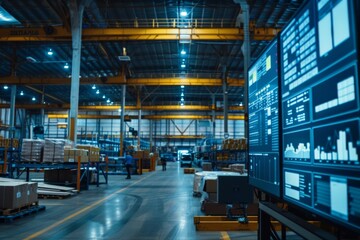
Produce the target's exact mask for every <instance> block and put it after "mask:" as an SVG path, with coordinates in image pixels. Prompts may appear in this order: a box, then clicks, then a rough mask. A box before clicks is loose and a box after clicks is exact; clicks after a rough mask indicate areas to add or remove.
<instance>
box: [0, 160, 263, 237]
mask: <svg viewBox="0 0 360 240" xmlns="http://www.w3.org/2000/svg"><path fill="white" fill-rule="evenodd" d="M192 187H193V175H192V174H184V173H183V169H182V168H180V167H179V163H178V162H171V163H168V166H167V171H161V167H158V169H157V171H155V172H150V173H144V174H143V175H134V176H132V179H130V180H125V176H122V175H121V176H109V184H108V185H105V184H102V185H100V187H96V186H93V185H91V186H90V189H89V190H87V191H82V192H81V193H80V194H78V195H76V196H73V197H69V198H66V199H41V200H40V205H45V206H46V210H45V211H42V212H38V213H36V214H33V215H29V216H25V217H23V218H20V219H16V220H14V221H13V222H12V223H0V239H79V240H80V239H124V240H125V239H136V240H146V239H186V240H189V239H206V240H209V239H225V238H226V239H240V238H241V239H257V234H256V232H226V233H224V232H198V231H196V229H195V226H194V224H193V217H194V216H199V215H203V213H202V212H201V211H200V199H199V198H196V197H193V192H192V191H193V189H192ZM224 236H225V237H224Z"/></svg>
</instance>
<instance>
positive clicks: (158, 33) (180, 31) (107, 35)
mask: <svg viewBox="0 0 360 240" xmlns="http://www.w3.org/2000/svg"><path fill="white" fill-rule="evenodd" d="M278 32H280V29H278V28H257V27H253V28H251V38H252V39H253V40H259V41H261V40H268V41H270V40H271V39H273V38H274V37H275V36H276V34H277V33H278ZM71 39H72V38H71V32H70V31H69V30H68V29H66V28H65V27H52V31H48V28H2V29H0V41H3V42H21V41H26V42H29V41H71ZM119 40H129V41H131V40H135V41H146V40H155V41H156V40H202V41H224V40H225V41H227V40H232V41H237V40H244V30H243V29H242V28H236V27H220V28H214V27H210V28H195V27H193V28H187V27H186V28H185V26H184V27H183V28H179V27H175V28H174V27H168V28H165V27H164V28H146V27H134V28H85V29H83V32H82V41H119Z"/></svg>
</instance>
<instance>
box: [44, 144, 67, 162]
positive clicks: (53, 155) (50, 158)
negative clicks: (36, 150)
mask: <svg viewBox="0 0 360 240" xmlns="http://www.w3.org/2000/svg"><path fill="white" fill-rule="evenodd" d="M71 146H72V142H71V141H69V140H64V139H50V138H46V139H45V144H44V157H43V162H51V163H52V162H54V163H62V162H64V148H66V147H71Z"/></svg>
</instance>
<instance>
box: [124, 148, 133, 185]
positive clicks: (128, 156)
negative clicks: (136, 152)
mask: <svg viewBox="0 0 360 240" xmlns="http://www.w3.org/2000/svg"><path fill="white" fill-rule="evenodd" d="M133 161H134V160H133V157H132V154H131V152H126V156H125V167H126V172H127V177H126V179H131V173H130V171H131V167H132V165H133Z"/></svg>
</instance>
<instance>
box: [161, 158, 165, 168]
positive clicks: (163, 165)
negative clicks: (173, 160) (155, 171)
mask: <svg viewBox="0 0 360 240" xmlns="http://www.w3.org/2000/svg"><path fill="white" fill-rule="evenodd" d="M161 165H162V170H163V171H166V158H161Z"/></svg>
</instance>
